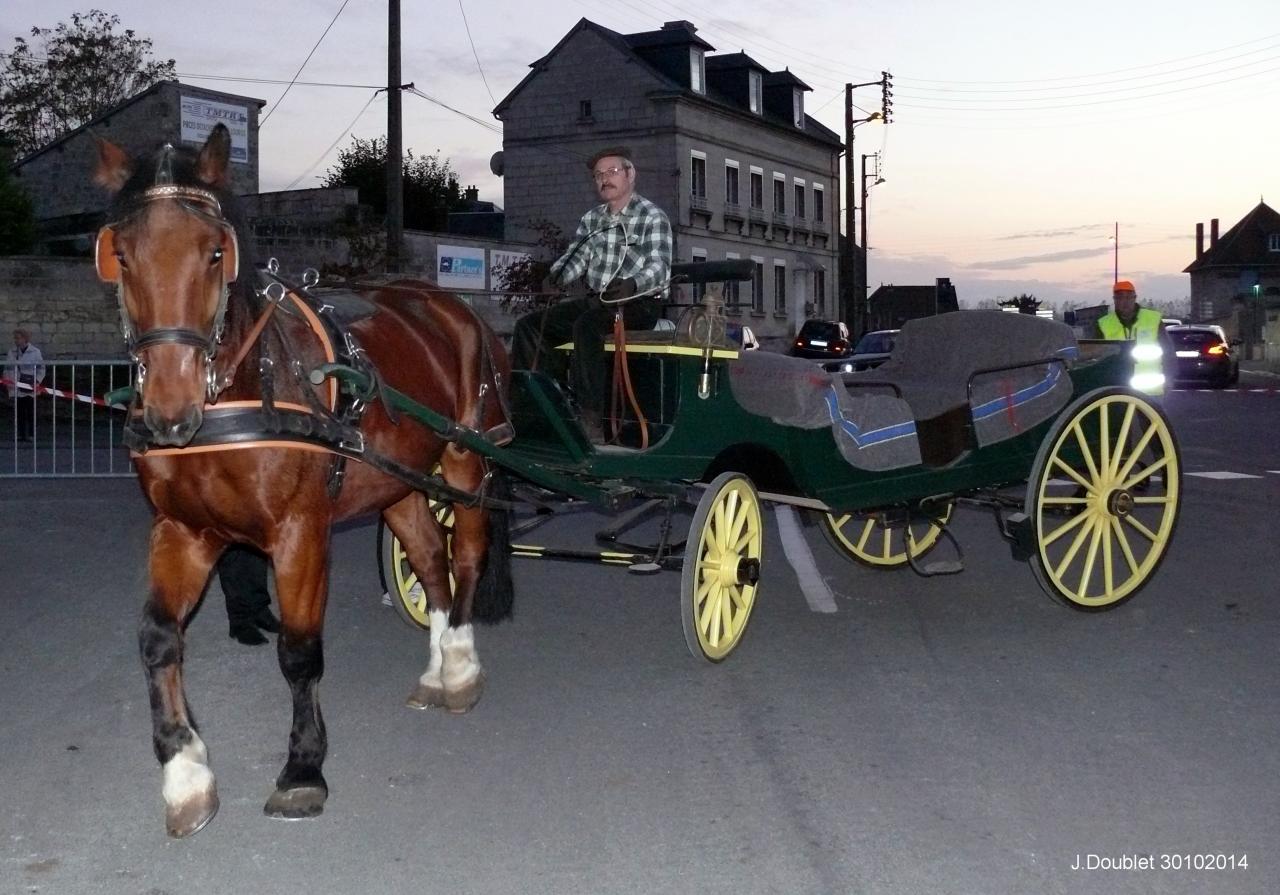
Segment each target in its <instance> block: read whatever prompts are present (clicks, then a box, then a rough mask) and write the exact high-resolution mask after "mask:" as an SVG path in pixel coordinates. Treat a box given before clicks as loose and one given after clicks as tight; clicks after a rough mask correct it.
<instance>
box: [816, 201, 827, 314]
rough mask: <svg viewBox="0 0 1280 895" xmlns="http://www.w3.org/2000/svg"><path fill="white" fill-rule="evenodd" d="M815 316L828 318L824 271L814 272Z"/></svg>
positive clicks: (825, 274)
mask: <svg viewBox="0 0 1280 895" xmlns="http://www.w3.org/2000/svg"><path fill="white" fill-rule="evenodd" d="M818 195H819V196H820V195H822V194H821V193H818ZM813 316H815V317H826V316H827V272H826V271H825V270H822V269H819V270H815V271H814V272H813Z"/></svg>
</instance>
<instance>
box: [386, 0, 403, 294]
mask: <svg viewBox="0 0 1280 895" xmlns="http://www.w3.org/2000/svg"><path fill="white" fill-rule="evenodd" d="M387 4H388V6H387V273H399V272H400V256H401V247H402V245H403V243H404V152H403V146H402V144H403V136H402V130H401V119H400V0H387Z"/></svg>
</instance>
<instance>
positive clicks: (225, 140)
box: [196, 124, 231, 187]
mask: <svg viewBox="0 0 1280 895" xmlns="http://www.w3.org/2000/svg"><path fill="white" fill-rule="evenodd" d="M230 158H231V131H229V130H227V126H226V125H225V124H219V125H217V126H215V127H214V129H213V131H212V132H211V133H210V134H209V139H208V140H205V143H204V146H203V147H201V149H200V155H199V156H197V157H196V177H199V178H200V179H201V180H202V181H203V182H205V183H207V184H208V185H209V186H212V187H224V186H226V185H227V162H228V161H229V160H230Z"/></svg>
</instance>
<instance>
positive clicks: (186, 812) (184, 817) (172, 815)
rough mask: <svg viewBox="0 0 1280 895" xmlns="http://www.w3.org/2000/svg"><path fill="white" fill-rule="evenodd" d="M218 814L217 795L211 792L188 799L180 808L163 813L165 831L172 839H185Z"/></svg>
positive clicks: (197, 831) (169, 809)
mask: <svg viewBox="0 0 1280 895" xmlns="http://www.w3.org/2000/svg"><path fill="white" fill-rule="evenodd" d="M217 813H218V794H217V793H216V792H211V793H208V794H205V795H200V796H196V797H195V798H192V799H188V800H187V801H186V802H184V803H183V804H182V805H181V806H180V807H178V808H173V807H170V808H168V809H167V810H166V811H165V813H164V826H165V830H166V831H167V832H168V833H169V835H170V836H171V837H172V838H174V839H185V838H186V837H188V836H193V835H195V834H196V833H199V832H200V831H201V830H203V829H204V828H205V825H206V824H208V823H209V821H211V820H213V816H214V815H215V814H217Z"/></svg>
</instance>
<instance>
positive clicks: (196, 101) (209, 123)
mask: <svg viewBox="0 0 1280 895" xmlns="http://www.w3.org/2000/svg"><path fill="white" fill-rule="evenodd" d="M180 103H181V109H182V142H184V143H201V144H203V143H204V141H205V140H207V139H209V132H210V131H212V130H213V129H214V127H215V126H216V125H218V124H225V125H226V126H227V130H229V131H231V161H233V162H239V163H240V164H242V165H247V164H248V163H249V107H248V106H233V105H230V104H228V103H216V102H214V101H213V100H211V99H202V98H200V97H197V96H184V97H182V98H181V99H180Z"/></svg>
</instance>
